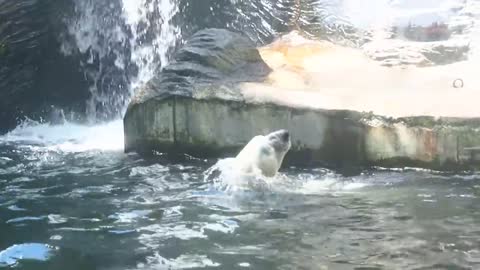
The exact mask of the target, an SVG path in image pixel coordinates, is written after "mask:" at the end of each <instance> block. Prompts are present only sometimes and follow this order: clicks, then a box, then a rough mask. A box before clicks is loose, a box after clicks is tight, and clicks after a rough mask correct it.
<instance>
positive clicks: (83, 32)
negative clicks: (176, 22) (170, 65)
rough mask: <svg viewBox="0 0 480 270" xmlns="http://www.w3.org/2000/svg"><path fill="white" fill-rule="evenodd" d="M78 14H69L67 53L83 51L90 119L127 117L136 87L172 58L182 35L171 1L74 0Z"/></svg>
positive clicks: (94, 120)
mask: <svg viewBox="0 0 480 270" xmlns="http://www.w3.org/2000/svg"><path fill="white" fill-rule="evenodd" d="M74 5H75V12H74V13H75V16H74V17H73V18H67V19H66V20H67V21H66V25H67V30H68V35H67V38H65V39H64V40H63V44H62V52H63V53H64V54H65V55H73V54H79V55H80V56H81V57H80V59H81V63H80V66H81V68H82V69H83V72H84V74H85V77H86V78H87V79H88V81H89V91H90V94H91V96H90V99H89V100H88V102H87V111H86V114H87V118H88V120H89V122H90V123H95V122H96V121H101V120H111V119H117V118H120V117H122V116H123V114H124V112H125V109H126V106H127V105H128V102H129V100H130V97H131V96H132V94H133V91H134V89H135V88H136V87H137V86H139V85H140V84H142V83H144V82H146V81H148V80H149V79H150V78H151V77H152V76H153V74H154V72H155V70H156V69H157V68H158V67H161V66H164V65H165V64H166V63H167V62H168V52H169V49H170V48H172V47H173V46H174V45H175V43H176V41H177V39H178V38H179V37H180V30H179V28H177V27H175V26H173V24H172V23H171V20H172V18H173V16H174V15H175V14H176V12H177V11H178V10H177V6H176V5H175V3H173V2H172V1H171V0H117V1H108V3H107V2H103V1H95V0H75V1H74Z"/></svg>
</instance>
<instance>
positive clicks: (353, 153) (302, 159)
mask: <svg viewBox="0 0 480 270" xmlns="http://www.w3.org/2000/svg"><path fill="white" fill-rule="evenodd" d="M217 37H221V38H220V40H221V42H220V41H219V40H218V39H217ZM260 56H261V57H260ZM345 59H348V61H343V60H345ZM264 61H265V62H264ZM266 63H267V64H268V65H269V67H267V66H266ZM465 70H471V68H470V66H469V65H467V64H465V66H464V65H463V64H462V65H458V64H455V65H451V66H449V65H445V66H441V67H429V68H418V67H410V68H408V69H398V68H389V67H384V66H381V65H379V64H378V63H377V62H374V61H371V60H369V59H368V57H366V56H365V55H364V54H363V53H362V52H361V51H360V50H355V49H352V48H345V47H339V46H335V45H333V44H330V43H325V42H316V41H308V40H302V39H299V36H298V35H290V36H288V37H285V38H283V39H280V40H278V41H276V42H274V43H273V44H271V45H269V46H266V47H263V48H260V49H255V48H254V47H253V46H252V45H251V44H250V42H248V41H247V40H244V39H243V38H242V37H241V36H240V35H238V34H233V33H230V32H227V31H224V30H217V29H214V30H211V29H210V30H205V31H201V32H199V33H198V34H197V35H195V36H194V37H193V38H192V40H190V41H189V42H187V44H186V45H185V47H184V48H182V49H181V50H179V51H178V52H177V54H176V57H175V61H174V62H173V63H172V64H171V65H170V66H167V67H166V68H165V69H164V70H163V71H161V72H160V73H159V74H157V76H156V77H155V78H154V79H153V80H152V81H150V82H149V83H147V84H146V85H145V86H143V87H141V88H140V89H138V91H137V93H136V95H135V98H134V99H133V101H132V103H131V104H130V106H129V108H128V110H127V113H126V115H125V118H124V129H125V151H127V152H130V151H136V152H138V153H141V154H145V155H149V154H152V153H155V152H162V153H174V154H175V153H177V154H178V153H187V154H190V155H193V156H196V157H202V158H207V157H222V156H232V155H235V154H236V153H237V151H238V150H239V149H241V148H242V147H243V146H244V145H245V144H246V143H247V142H248V141H249V140H250V139H251V138H252V137H253V136H255V135H258V134H266V133H269V132H271V131H273V130H278V129H283V128H285V129H288V130H289V131H290V133H291V136H292V148H291V150H290V152H289V153H288V154H287V156H286V157H285V164H290V165H326V166H333V167H351V166H394V167H401V166H419V167H427V168H435V169H457V168H471V167H476V166H477V167H478V166H479V165H480V160H478V154H477V150H476V149H477V147H478V146H480V111H479V110H478V109H476V108H477V107H478V106H477V105H476V103H475V102H474V100H477V99H476V98H475V97H477V96H478V94H477V92H475V91H474V88H472V87H474V86H475V85H478V82H477V80H475V75H474V74H472V76H470V75H468V76H467V74H466V73H462V74H465V78H468V81H469V82H471V85H469V86H468V87H465V88H462V92H461V93H460V92H458V90H457V89H455V88H452V86H451V82H452V81H451V80H450V79H449V77H448V76H447V77H445V76H443V75H442V76H440V77H441V78H439V74H446V75H449V76H453V75H455V74H454V73H455V72H452V71H456V72H463V71H465ZM385 78H388V80H386V81H383V80H384V79H385ZM392 84H393V85H394V86H395V87H392ZM432 97H435V98H432ZM458 101H463V102H460V103H459V102H458ZM427 104H429V105H428V106H427ZM458 104H462V105H461V107H459V105H458ZM424 115H425V116H424Z"/></svg>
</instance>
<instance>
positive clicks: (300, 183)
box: [204, 158, 371, 196]
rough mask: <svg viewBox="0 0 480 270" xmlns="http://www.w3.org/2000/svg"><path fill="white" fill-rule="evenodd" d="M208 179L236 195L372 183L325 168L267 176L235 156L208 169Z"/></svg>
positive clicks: (346, 187) (330, 190)
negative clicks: (241, 165) (242, 168)
mask: <svg viewBox="0 0 480 270" xmlns="http://www.w3.org/2000/svg"><path fill="white" fill-rule="evenodd" d="M204 181H206V182H212V183H213V188H214V189H216V190H219V191H222V192H225V193H227V194H234V195H241V194H242V193H244V192H247V193H248V192H259V193H270V192H272V193H294V194H295V193H297V194H326V193H339V192H354V191H355V190H358V189H361V188H364V187H367V186H369V185H370V184H371V183H369V182H368V181H366V180H365V179H363V178H347V177H342V176H340V175H339V174H336V173H334V172H332V171H329V170H324V169H323V170H312V172H309V173H307V174H302V173H297V172H296V173H294V174H285V173H281V172H280V173H277V175H276V176H274V177H265V176H263V175H262V174H261V173H260V171H256V172H255V171H254V172H253V173H250V174H245V173H244V172H242V171H240V170H239V169H238V166H237V164H236V161H235V158H226V159H221V160H219V161H218V162H217V163H216V164H215V165H213V166H212V167H210V168H209V169H207V170H206V171H205V172H204ZM247 196H248V195H247Z"/></svg>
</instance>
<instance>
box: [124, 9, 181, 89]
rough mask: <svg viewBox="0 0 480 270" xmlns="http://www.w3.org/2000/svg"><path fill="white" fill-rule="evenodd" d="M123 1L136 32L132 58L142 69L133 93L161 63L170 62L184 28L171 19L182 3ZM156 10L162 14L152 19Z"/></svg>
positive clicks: (125, 15) (133, 81)
mask: <svg viewBox="0 0 480 270" xmlns="http://www.w3.org/2000/svg"><path fill="white" fill-rule="evenodd" d="M122 3H123V13H124V17H125V21H126V23H127V24H128V25H129V27H130V31H131V32H132V35H133V37H132V38H131V39H130V46H131V48H132V56H131V60H132V61H133V62H134V63H135V64H136V66H137V67H138V69H139V72H138V75H137V77H136V78H135V79H133V80H132V82H131V85H130V94H133V90H134V89H136V88H137V87H138V86H139V85H141V84H143V83H145V82H147V81H148V80H150V79H151V78H152V77H153V75H154V72H155V71H157V67H158V66H159V63H160V64H161V67H164V66H165V65H166V64H167V63H168V52H169V49H170V48H172V47H173V46H174V45H175V42H176V41H177V40H178V39H179V38H180V28H178V27H176V26H174V25H173V24H172V22H171V20H172V18H173V16H174V15H175V14H176V13H177V12H178V6H177V5H176V4H175V3H173V2H172V1H171V0H154V1H148V0H140V1H132V0H122ZM154 14H159V17H160V18H159V19H158V20H152V19H151V18H152V17H153V15H154Z"/></svg>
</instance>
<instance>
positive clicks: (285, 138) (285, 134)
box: [280, 130, 290, 142]
mask: <svg viewBox="0 0 480 270" xmlns="http://www.w3.org/2000/svg"><path fill="white" fill-rule="evenodd" d="M280 138H281V139H282V141H284V142H288V141H289V140H290V133H289V132H288V130H282V133H281V134H280Z"/></svg>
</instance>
